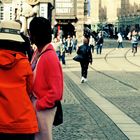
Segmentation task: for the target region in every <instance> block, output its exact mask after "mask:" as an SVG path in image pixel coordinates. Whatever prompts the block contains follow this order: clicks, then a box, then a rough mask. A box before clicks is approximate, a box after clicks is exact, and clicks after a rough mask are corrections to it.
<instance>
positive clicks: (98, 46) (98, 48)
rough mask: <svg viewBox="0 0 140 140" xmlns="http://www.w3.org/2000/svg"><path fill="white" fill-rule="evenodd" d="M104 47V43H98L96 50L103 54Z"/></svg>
mask: <svg viewBox="0 0 140 140" xmlns="http://www.w3.org/2000/svg"><path fill="white" fill-rule="evenodd" d="M102 47H103V45H102V44H98V45H97V47H96V52H97V54H101V53H102Z"/></svg>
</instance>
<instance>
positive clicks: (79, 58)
mask: <svg viewBox="0 0 140 140" xmlns="http://www.w3.org/2000/svg"><path fill="white" fill-rule="evenodd" d="M83 59H84V58H83V56H82V55H79V54H77V55H76V56H75V57H73V60H74V61H77V62H81V61H83Z"/></svg>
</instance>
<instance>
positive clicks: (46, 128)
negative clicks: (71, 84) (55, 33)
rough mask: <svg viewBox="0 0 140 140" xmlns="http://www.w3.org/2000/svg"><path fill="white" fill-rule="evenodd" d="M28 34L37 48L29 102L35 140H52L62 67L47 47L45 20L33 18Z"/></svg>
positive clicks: (48, 33)
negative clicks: (36, 128) (32, 109)
mask: <svg viewBox="0 0 140 140" xmlns="http://www.w3.org/2000/svg"><path fill="white" fill-rule="evenodd" d="M29 31H30V38H31V42H32V43H34V44H36V46H37V50H36V51H35V53H34V54H33V58H32V61H31V64H32V69H33V75H34V81H33V88H32V92H33V95H34V96H33V97H32V101H33V105H34V107H35V110H36V114H37V118H38V124H39V133H37V134H36V136H35V140H52V139H53V138H52V127H53V121H54V117H55V113H56V103H57V102H58V101H60V100H61V99H62V96H63V73H62V67H61V64H60V62H59V59H58V57H57V55H56V52H55V50H54V47H53V45H52V43H51V40H52V35H51V34H52V29H51V24H50V22H49V20H48V19H45V18H43V17H35V18H33V20H32V21H31V22H30V26H29Z"/></svg>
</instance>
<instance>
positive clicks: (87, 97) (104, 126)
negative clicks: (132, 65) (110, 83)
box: [54, 48, 140, 140]
mask: <svg viewBox="0 0 140 140" xmlns="http://www.w3.org/2000/svg"><path fill="white" fill-rule="evenodd" d="M124 49H125V48H124ZM127 49H128V48H127ZM110 50H111V49H110V48H106V49H104V52H103V54H102V55H96V54H93V61H96V60H100V59H101V58H103V57H104V56H105V55H106V53H107V52H109V51H110ZM121 52H122V54H123V52H124V51H123V50H116V51H115V53H114V54H115V55H116V56H118V57H120V56H122V54H121ZM114 54H112V57H113V56H114ZM74 55H75V54H72V56H68V57H67V65H66V66H64V67H63V71H64V78H65V90H64V100H63V109H64V123H63V124H62V125H60V126H58V127H56V128H55V129H54V140H60V139H63V140H128V139H130V140H140V134H139V132H140V126H139V125H138V124H137V123H136V122H135V121H133V120H132V119H131V118H130V117H128V116H127V115H126V114H125V113H123V112H122V111H120V110H119V109H118V108H117V107H116V106H114V105H113V104H112V103H110V102H109V101H108V100H106V99H105V98H103V97H102V96H101V95H100V94H99V93H97V92H96V91H95V90H93V88H90V87H89V85H88V84H81V83H80V80H79V79H80V77H79V73H80V67H79V64H78V63H77V62H74V61H73V60H72V58H73V56H74ZM131 55H132V54H131V52H129V53H128V58H129V59H131V61H134V62H135V61H136V60H137V59H139V57H140V53H139V51H138V53H137V54H136V56H135V57H133V56H131ZM94 59H96V60H94ZM100 61H104V60H100ZM103 69H104V68H103ZM73 71H74V73H73Z"/></svg>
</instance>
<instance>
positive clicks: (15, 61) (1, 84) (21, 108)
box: [0, 50, 38, 134]
mask: <svg viewBox="0 0 140 140" xmlns="http://www.w3.org/2000/svg"><path fill="white" fill-rule="evenodd" d="M32 78H33V77H32V70H31V67H30V64H29V62H28V59H27V57H26V56H25V55H24V54H22V53H19V52H15V51H10V50H0V133H21V134H26V133H28V134H30V133H35V132H37V131H38V125H37V120H36V115H35V111H34V109H33V106H32V103H31V101H30V98H29V95H28V94H29V93H30V91H31V86H32Z"/></svg>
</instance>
